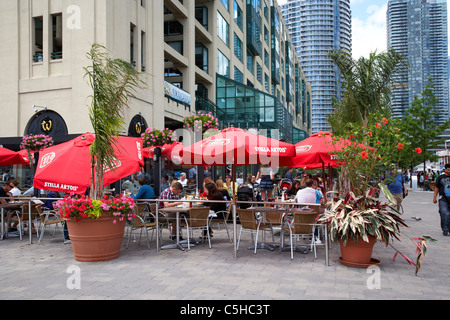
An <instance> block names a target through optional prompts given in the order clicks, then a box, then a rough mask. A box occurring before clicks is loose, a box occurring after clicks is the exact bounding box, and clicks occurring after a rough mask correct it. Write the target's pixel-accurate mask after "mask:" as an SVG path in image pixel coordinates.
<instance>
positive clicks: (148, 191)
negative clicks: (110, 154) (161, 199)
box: [131, 176, 156, 200]
mask: <svg viewBox="0 0 450 320" xmlns="http://www.w3.org/2000/svg"><path fill="white" fill-rule="evenodd" d="M138 183H139V191H138V192H137V194H136V195H131V197H132V198H133V199H134V200H148V199H153V198H155V197H156V195H155V191H154V190H153V188H152V187H150V186H149V184H148V181H147V178H146V177H144V176H142V177H139V178H138Z"/></svg>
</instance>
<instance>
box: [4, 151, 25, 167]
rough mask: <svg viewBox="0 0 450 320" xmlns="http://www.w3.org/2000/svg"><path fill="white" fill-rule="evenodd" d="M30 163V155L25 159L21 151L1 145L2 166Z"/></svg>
mask: <svg viewBox="0 0 450 320" xmlns="http://www.w3.org/2000/svg"><path fill="white" fill-rule="evenodd" d="M28 163H29V160H28V156H27V157H26V158H25V159H24V158H23V157H22V155H21V154H20V153H19V152H15V151H12V150H9V149H6V148H2V147H0V167H3V166H11V165H14V164H28Z"/></svg>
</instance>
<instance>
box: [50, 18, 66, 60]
mask: <svg viewBox="0 0 450 320" xmlns="http://www.w3.org/2000/svg"><path fill="white" fill-rule="evenodd" d="M51 19H52V38H51V41H52V43H51V46H52V52H51V59H52V60H59V59H62V58H63V27H62V14H61V13H59V14H53V15H52V16H51Z"/></svg>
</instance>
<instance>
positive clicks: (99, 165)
mask: <svg viewBox="0 0 450 320" xmlns="http://www.w3.org/2000/svg"><path fill="white" fill-rule="evenodd" d="M87 57H88V58H89V60H90V61H91V62H92V64H91V65H90V66H88V67H86V68H84V70H85V71H86V74H85V77H87V78H88V79H89V84H90V86H91V88H92V90H93V94H92V96H91V99H92V102H91V105H90V107H89V117H90V120H91V123H92V127H93V130H94V133H95V142H94V143H93V144H92V145H91V147H90V153H91V176H92V179H91V188H90V196H91V198H94V199H101V198H102V197H103V193H104V187H103V176H104V168H105V167H109V168H114V165H113V161H114V146H115V145H116V144H117V141H116V139H115V137H117V136H119V133H120V132H121V131H122V129H123V127H122V126H123V125H124V124H125V122H124V111H125V110H126V109H127V108H128V107H129V102H130V97H132V96H133V92H134V90H135V89H136V88H137V87H141V85H142V84H143V82H142V81H141V80H140V79H139V72H137V71H136V69H135V68H134V67H133V66H132V65H131V63H129V62H127V61H124V60H122V59H111V58H108V56H107V50H106V48H105V47H104V46H102V45H99V44H93V45H92V47H91V49H90V51H89V52H88V53H87Z"/></svg>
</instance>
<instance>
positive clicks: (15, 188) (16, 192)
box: [10, 179, 22, 197]
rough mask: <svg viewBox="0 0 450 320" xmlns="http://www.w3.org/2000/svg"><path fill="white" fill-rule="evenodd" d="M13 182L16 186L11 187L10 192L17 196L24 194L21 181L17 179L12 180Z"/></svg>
mask: <svg viewBox="0 0 450 320" xmlns="http://www.w3.org/2000/svg"><path fill="white" fill-rule="evenodd" d="M11 183H12V184H13V185H14V188H13V189H11V191H10V193H11V195H12V196H13V197H17V196H20V195H21V194H22V191H20V189H19V188H18V187H19V181H17V180H16V179H14V180H11Z"/></svg>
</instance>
